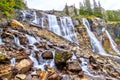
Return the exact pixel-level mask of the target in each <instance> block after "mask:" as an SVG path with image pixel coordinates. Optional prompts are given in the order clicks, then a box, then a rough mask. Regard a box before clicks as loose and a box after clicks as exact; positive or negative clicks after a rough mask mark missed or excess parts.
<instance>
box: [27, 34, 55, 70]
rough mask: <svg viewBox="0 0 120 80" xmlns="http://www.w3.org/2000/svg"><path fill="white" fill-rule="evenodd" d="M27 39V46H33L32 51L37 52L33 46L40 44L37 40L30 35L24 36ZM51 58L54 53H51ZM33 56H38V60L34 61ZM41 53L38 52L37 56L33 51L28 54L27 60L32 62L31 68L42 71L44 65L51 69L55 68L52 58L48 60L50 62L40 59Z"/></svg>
mask: <svg viewBox="0 0 120 80" xmlns="http://www.w3.org/2000/svg"><path fill="white" fill-rule="evenodd" d="M26 37H27V39H28V40H29V44H30V45H33V46H34V50H37V48H36V46H35V45H34V43H35V42H38V43H39V42H40V41H38V39H36V38H35V37H33V36H30V35H26ZM52 53H53V56H54V55H55V51H52ZM35 55H38V57H39V58H38V60H37V59H36V57H35ZM41 55H42V52H39V53H38V54H36V53H35V52H34V51H33V52H32V53H31V54H30V56H29V58H30V59H31V60H32V61H33V62H34V64H33V66H34V67H35V68H38V69H41V70H44V66H45V65H50V66H51V67H55V63H54V58H53V59H50V60H46V59H43V58H42V56H41Z"/></svg>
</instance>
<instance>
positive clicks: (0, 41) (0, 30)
mask: <svg viewBox="0 0 120 80" xmlns="http://www.w3.org/2000/svg"><path fill="white" fill-rule="evenodd" d="M1 34H2V29H0V43H2V37H1Z"/></svg>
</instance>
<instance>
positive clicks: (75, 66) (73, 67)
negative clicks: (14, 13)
mask: <svg viewBox="0 0 120 80" xmlns="http://www.w3.org/2000/svg"><path fill="white" fill-rule="evenodd" d="M67 69H68V70H69V71H72V72H80V71H82V68H81V67H80V65H79V61H78V60H72V61H68V62H67Z"/></svg>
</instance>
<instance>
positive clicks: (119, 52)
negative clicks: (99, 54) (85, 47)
mask: <svg viewBox="0 0 120 80" xmlns="http://www.w3.org/2000/svg"><path fill="white" fill-rule="evenodd" d="M105 32H106V34H107V36H108V38H109V40H110V44H111V46H112V49H113V50H114V51H115V52H116V53H117V54H119V55H120V51H119V50H118V48H117V44H116V43H115V42H114V40H113V39H112V37H111V35H110V34H109V32H108V31H107V30H105Z"/></svg>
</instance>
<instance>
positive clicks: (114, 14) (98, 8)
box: [65, 0, 120, 21]
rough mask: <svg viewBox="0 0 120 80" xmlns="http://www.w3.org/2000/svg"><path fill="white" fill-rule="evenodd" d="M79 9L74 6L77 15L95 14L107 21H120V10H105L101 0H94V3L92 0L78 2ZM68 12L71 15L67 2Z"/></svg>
mask: <svg viewBox="0 0 120 80" xmlns="http://www.w3.org/2000/svg"><path fill="white" fill-rule="evenodd" d="M78 4H79V9H77V8H76V7H75V6H74V14H75V16H79V15H81V16H95V17H100V18H103V19H105V20H107V21H120V10H105V9H104V8H103V7H102V5H101V3H100V1H98V2H96V1H95V0H93V5H92V4H91V2H90V0H83V3H81V2H80V3H78ZM65 8H66V11H65V12H66V14H67V15H69V9H68V5H67V4H66V6H65Z"/></svg>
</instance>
